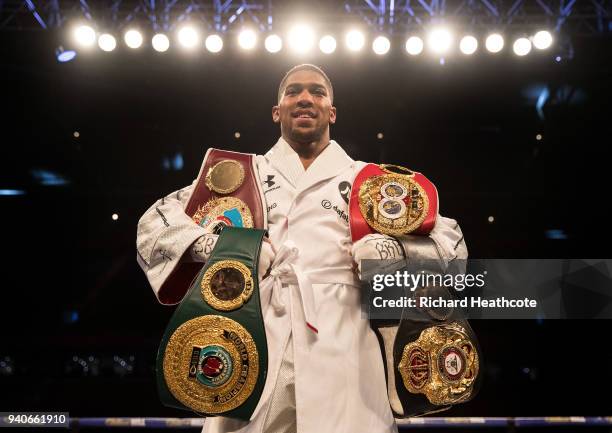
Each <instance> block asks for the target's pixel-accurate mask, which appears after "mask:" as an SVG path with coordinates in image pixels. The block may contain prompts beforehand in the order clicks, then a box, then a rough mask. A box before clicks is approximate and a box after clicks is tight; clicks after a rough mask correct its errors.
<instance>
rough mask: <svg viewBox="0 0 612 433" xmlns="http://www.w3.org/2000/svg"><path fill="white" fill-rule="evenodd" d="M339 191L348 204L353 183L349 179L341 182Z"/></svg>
mask: <svg viewBox="0 0 612 433" xmlns="http://www.w3.org/2000/svg"><path fill="white" fill-rule="evenodd" d="M338 191H340V197H342V200H344V202H345V203H346V204H348V202H349V196H350V195H351V183H350V182H347V181H343V182H340V184H339V185H338Z"/></svg>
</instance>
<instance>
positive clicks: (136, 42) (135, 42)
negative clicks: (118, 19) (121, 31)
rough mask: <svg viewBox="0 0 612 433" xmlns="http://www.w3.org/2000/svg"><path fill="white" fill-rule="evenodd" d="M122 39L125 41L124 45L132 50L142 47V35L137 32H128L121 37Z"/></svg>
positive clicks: (132, 30)
mask: <svg viewBox="0 0 612 433" xmlns="http://www.w3.org/2000/svg"><path fill="white" fill-rule="evenodd" d="M123 39H124V40H125V44H126V45H127V46H128V47H130V48H132V49H136V48H140V47H141V46H142V34H141V33H140V32H139V31H138V30H134V29H131V30H128V31H127V32H126V33H125V35H124V36H123Z"/></svg>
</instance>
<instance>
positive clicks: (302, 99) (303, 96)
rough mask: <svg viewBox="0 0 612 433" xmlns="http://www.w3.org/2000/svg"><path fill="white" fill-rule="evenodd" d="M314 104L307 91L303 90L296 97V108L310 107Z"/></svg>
mask: <svg viewBox="0 0 612 433" xmlns="http://www.w3.org/2000/svg"><path fill="white" fill-rule="evenodd" d="M313 102H314V100H313V98H312V95H311V94H310V92H309V91H308V90H303V91H302V92H301V93H300V94H299V97H298V101H297V103H298V106H300V107H303V106H310V105H312V104H313Z"/></svg>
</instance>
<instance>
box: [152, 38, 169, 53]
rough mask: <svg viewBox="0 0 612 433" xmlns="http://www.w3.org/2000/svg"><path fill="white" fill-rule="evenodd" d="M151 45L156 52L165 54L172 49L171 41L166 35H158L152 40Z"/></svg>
mask: <svg viewBox="0 0 612 433" xmlns="http://www.w3.org/2000/svg"><path fill="white" fill-rule="evenodd" d="M151 45H153V49H154V50H155V51H157V52H160V53H163V52H165V51H168V48H170V39H168V36H166V35H165V34H163V33H158V34H156V35H155V36H153V39H151Z"/></svg>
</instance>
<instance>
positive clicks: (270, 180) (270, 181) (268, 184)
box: [262, 174, 276, 188]
mask: <svg viewBox="0 0 612 433" xmlns="http://www.w3.org/2000/svg"><path fill="white" fill-rule="evenodd" d="M273 179H274V175H273V174H269V175H268V179H266V180H264V181H263V182H262V183H265V184H266V187H268V188H271V187H273V186H274V185H276V182H274V180H273Z"/></svg>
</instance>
